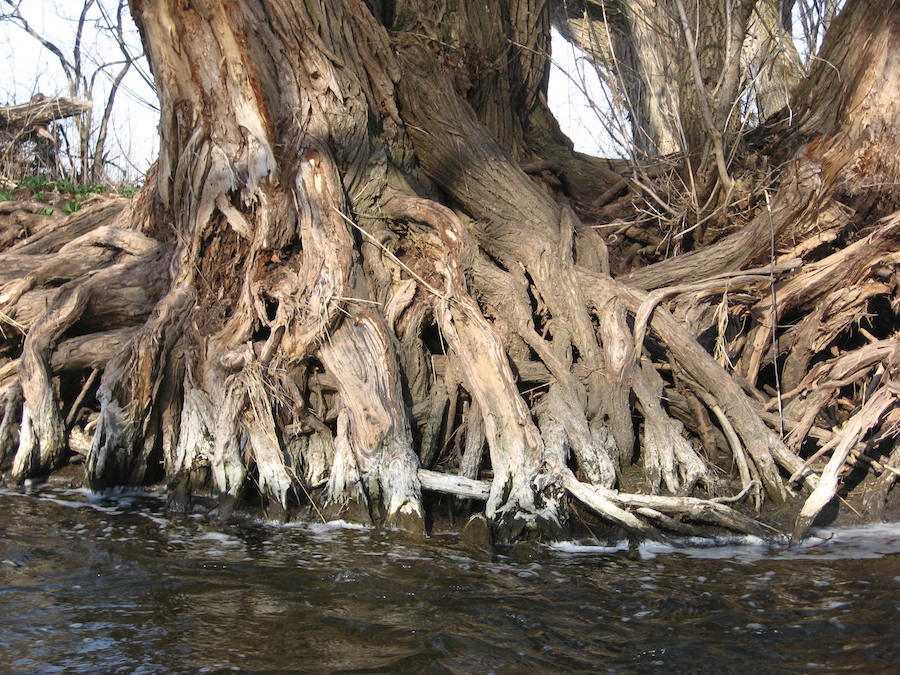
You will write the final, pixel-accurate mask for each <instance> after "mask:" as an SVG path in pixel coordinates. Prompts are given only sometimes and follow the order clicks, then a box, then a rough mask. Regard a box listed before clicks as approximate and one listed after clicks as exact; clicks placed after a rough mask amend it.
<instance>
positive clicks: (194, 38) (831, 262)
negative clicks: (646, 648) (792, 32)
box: [0, 0, 900, 539]
mask: <svg viewBox="0 0 900 675" xmlns="http://www.w3.org/2000/svg"><path fill="white" fill-rule="evenodd" d="M564 4H565V3H559V5H557V6H555V5H554V3H549V2H546V1H544V0H500V1H498V2H492V3H487V2H473V1H471V0H449V1H447V2H430V1H428V0H401V1H397V2H378V1H376V0H371V1H369V2H363V0H311V1H309V2H302V3H301V2H293V1H289V0H230V1H228V2H225V1H218V0H190V1H186V0H179V1H176V0H132V3H131V5H132V12H133V15H134V17H135V20H136V22H137V23H138V26H139V28H140V31H141V35H142V37H143V40H144V44H145V47H146V50H147V53H148V54H149V57H150V61H151V64H152V68H153V74H154V77H155V80H156V84H157V88H158V92H159V97H160V104H161V113H162V116H161V122H160V137H161V144H160V145H161V151H160V158H159V162H158V164H157V166H156V168H155V170H154V171H153V172H152V173H151V175H150V176H149V177H148V181H147V184H146V186H145V188H144V189H143V191H142V192H141V194H140V195H139V196H138V197H137V198H136V199H135V200H134V201H133V202H132V203H130V204H128V205H127V206H125V205H123V204H118V203H104V204H102V205H98V206H97V207H95V208H94V209H93V210H89V211H88V212H86V213H83V214H79V215H76V216H75V217H73V218H70V219H68V220H67V221H65V222H64V223H62V225H60V226H59V227H56V228H47V229H45V230H43V231H39V232H37V233H35V234H32V235H31V236H30V237H28V238H25V239H24V240H21V241H18V242H17V243H15V244H13V245H12V246H11V247H9V248H8V249H7V251H6V252H5V253H4V254H3V257H2V259H3V268H4V271H3V272H2V275H3V281H5V282H6V283H5V285H4V286H3V288H2V295H0V302H2V307H0V309H2V311H3V312H4V315H5V317H6V319H7V321H8V323H10V324H12V325H15V326H17V327H18V328H20V329H21V330H22V332H23V333H24V340H22V339H21V338H18V337H16V336H14V335H10V336H9V337H8V338H7V341H6V346H5V350H6V354H7V355H8V357H9V361H8V362H7V364H6V366H5V367H4V369H3V373H2V375H3V377H4V378H5V379H3V383H4V385H5V388H4V389H3V397H4V398H3V400H4V411H5V414H4V420H3V425H2V427H0V443H2V447H3V449H4V450H9V451H10V452H9V454H14V459H13V463H12V476H13V477H14V478H15V479H18V480H21V479H23V478H25V477H27V476H31V475H39V474H44V473H46V472H48V471H52V470H53V469H55V468H57V467H59V466H60V465H61V464H62V463H64V462H65V461H66V460H67V458H68V457H69V453H70V452H71V451H72V450H73V449H74V450H76V451H78V450H79V448H80V447H82V445H83V444H84V437H85V436H88V437H89V438H92V440H90V445H89V448H86V449H82V450H81V452H83V453H84V454H85V455H86V457H85V470H86V476H87V480H88V482H89V484H90V485H91V486H92V487H95V488H104V487H108V486H112V485H119V484H136V483H145V482H152V481H159V480H163V479H165V480H168V481H169V482H170V484H171V485H172V487H173V489H174V490H175V491H176V493H178V494H180V495H186V494H189V493H191V492H197V491H209V490H212V491H213V492H216V493H218V494H220V495H222V496H223V498H224V499H225V501H226V502H227V501H228V500H229V499H230V498H237V497H240V496H241V495H246V494H249V493H252V494H256V495H259V496H260V497H261V498H263V499H265V500H267V504H268V507H267V508H269V509H274V510H276V511H280V510H282V509H284V508H288V507H291V506H292V505H297V504H299V505H304V504H312V505H313V506H314V508H316V509H322V510H325V511H328V512H329V513H330V515H333V516H342V517H346V518H352V519H355V520H361V521H370V520H374V521H379V522H381V521H384V522H386V523H388V524H393V525H397V526H400V527H404V528H408V529H413V530H420V529H421V528H422V526H423V519H424V507H423V501H422V489H423V487H424V488H428V489H433V490H438V491H444V492H450V493H453V494H456V495H459V496H464V497H476V498H482V499H486V507H485V510H484V513H485V515H486V516H487V518H488V519H489V520H490V521H491V522H492V523H493V524H494V528H495V532H496V533H498V535H499V536H500V537H501V538H503V539H514V538H516V537H519V536H523V534H524V533H525V532H526V531H527V532H533V533H541V532H551V533H554V534H555V533H557V532H558V531H559V529H560V527H561V526H563V525H564V524H565V521H566V518H567V514H568V511H569V507H568V505H567V499H568V496H569V495H573V496H574V497H575V498H576V499H578V500H580V501H581V502H583V503H585V504H587V505H588V506H589V507H590V508H591V509H592V510H594V511H596V512H597V513H599V514H600V515H601V516H602V517H603V518H604V519H607V520H609V521H611V522H612V523H614V524H616V525H619V526H622V527H625V528H627V529H629V530H633V531H637V532H643V533H647V532H651V531H653V528H654V527H658V526H661V527H666V528H671V529H676V530H680V531H686V532H694V531H696V529H695V526H694V524H693V523H696V522H712V523H714V524H717V525H720V526H726V527H731V528H735V529H739V530H744V531H762V530H761V526H760V525H759V524H758V523H756V522H755V521H754V520H752V519H749V518H747V517H746V516H743V515H741V514H740V513H738V512H737V511H734V510H732V509H730V508H729V507H727V506H725V505H724V504H723V503H722V500H721V499H720V498H721V497H722V496H723V495H726V494H733V493H735V492H738V491H740V492H741V493H742V494H744V495H746V494H748V493H751V494H752V495H753V497H754V499H755V501H756V504H757V506H758V505H759V503H760V501H761V500H762V498H763V497H764V496H768V498H770V499H772V500H774V501H776V502H778V501H783V500H786V499H788V498H789V497H790V496H791V494H793V491H794V490H795V489H797V490H811V491H813V492H812V496H811V497H810V498H809V500H808V502H807V506H806V508H805V509H804V510H803V512H802V514H801V517H800V519H799V520H798V523H797V526H796V529H795V536H802V535H803V534H804V533H805V531H806V528H807V527H808V525H809V523H810V522H811V519H812V518H813V517H814V516H815V514H816V513H818V510H819V509H820V508H821V506H822V505H824V503H825V502H827V501H828V500H829V499H831V497H832V496H833V495H834V494H835V492H836V490H837V483H836V480H837V477H838V473H839V470H840V469H841V467H843V466H844V463H845V461H846V460H847V459H848V457H850V456H851V455H852V457H854V458H856V459H854V460H853V461H855V462H857V463H859V462H863V461H868V462H870V463H871V464H872V466H874V467H875V469H876V471H875V472H874V473H873V474H872V475H873V478H872V480H873V481H874V482H877V481H880V482H877V485H875V487H874V488H873V489H875V490H876V491H878V494H886V490H888V489H889V488H890V485H891V483H892V480H893V475H894V473H892V471H894V472H895V470H894V469H892V468H891V465H890V462H891V461H893V462H894V463H895V464H896V459H897V458H896V451H895V452H894V456H893V457H891V458H888V459H887V460H884V459H883V458H882V462H879V461H878V459H879V458H878V457H877V455H879V454H884V453H887V452H890V447H891V443H892V442H893V441H892V438H891V436H890V431H891V429H892V428H893V426H892V425H894V424H895V420H896V416H897V414H896V413H897V409H896V399H897V391H898V390H897V385H896V384H895V377H896V374H897V373H896V368H897V363H898V354H900V352H898V348H897V341H896V338H895V336H894V333H893V331H894V330H895V328H896V319H895V313H894V308H895V298H896V295H895V294H896V289H897V285H896V279H895V274H896V272H895V266H896V264H897V263H898V262H900V261H898V250H900V249H898V245H897V244H898V236H900V230H898V224H900V214H898V213H897V212H896V209H897V208H898V191H897V188H896V185H897V180H898V177H900V170H898V163H897V146H896V142H895V140H894V135H895V133H896V128H897V121H898V105H900V103H898V100H897V93H896V91H897V90H896V86H895V85H896V82H897V76H898V70H900V69H898V62H897V59H898V54H900V44H898V36H900V12H898V11H897V6H896V4H897V3H896V2H894V1H892V0H879V1H877V2H856V1H853V0H851V2H849V3H848V5H847V7H846V9H845V10H844V11H843V13H842V14H841V15H840V16H839V17H838V19H837V20H836V21H835V22H834V24H833V25H832V27H831V30H830V31H829V34H828V38H827V40H826V43H825V45H824V47H823V52H822V54H821V58H819V59H818V60H817V61H816V64H815V65H814V67H813V68H812V69H811V72H810V73H809V74H808V75H807V76H806V77H805V78H804V79H802V80H799V84H797V85H796V87H795V89H794V91H793V92H792V97H791V99H790V104H789V106H788V107H787V108H784V109H783V114H780V115H776V116H774V117H772V118H770V120H769V122H768V123H767V124H765V125H760V126H759V127H758V128H756V129H755V130H754V131H753V132H752V133H750V134H749V135H747V134H743V133H742V129H743V125H741V124H739V123H738V121H739V118H740V117H741V116H740V113H739V108H740V106H741V105H742V103H741V102H742V100H744V98H745V96H746V94H745V92H746V91H747V90H746V89H745V88H744V86H743V85H744V84H745V83H746V82H747V81H748V79H749V78H753V77H758V75H754V70H753V68H752V67H749V66H747V64H748V63H757V64H758V63H762V62H763V60H762V59H761V58H760V56H759V54H758V53H757V52H753V51H752V50H751V49H750V48H749V47H748V48H747V50H748V51H746V53H745V54H744V56H745V58H744V59H743V60H742V58H741V53H742V50H743V45H744V43H745V42H747V41H748V40H755V41H756V42H755V43H754V44H755V45H756V46H755V47H753V49H757V50H759V49H762V48H760V47H759V44H760V42H764V41H761V39H760V38H759V35H760V32H759V31H760V30H762V29H760V28H759V24H760V23H762V22H765V21H767V20H769V18H767V17H769V15H770V13H771V12H770V10H771V8H770V7H769V5H770V3H767V2H761V3H756V2H752V1H750V2H748V1H747V0H742V1H741V2H736V1H735V2H732V1H731V0H697V1H695V2H690V1H688V0H685V1H684V2H682V1H681V0H674V1H673V2H671V3H668V2H663V3H623V4H622V5H619V4H618V3H598V2H592V3H585V4H586V5H592V6H593V8H592V11H593V12H594V15H592V16H587V15H585V16H587V19H586V20H593V21H595V22H596V21H597V19H596V16H597V14H596V12H597V11H600V12H601V15H602V18H603V21H604V26H607V25H608V26H614V25H615V26H617V28H616V30H618V31H619V33H618V34H617V37H616V39H615V40H612V39H610V45H611V48H610V49H609V51H608V55H607V57H605V58H611V59H614V60H616V63H617V64H618V65H617V67H618V69H619V70H618V72H619V75H618V77H620V78H621V83H620V84H621V87H622V90H623V91H629V92H634V95H635V96H637V93H638V92H645V93H644V94H641V96H642V98H641V99H640V102H639V104H637V103H636V104H634V105H632V108H631V112H632V114H633V115H636V116H635V117H634V122H635V127H634V128H635V137H636V140H635V146H636V147H637V148H640V157H639V159H640V163H637V162H635V163H633V164H629V163H627V162H624V161H621V160H620V161H606V160H599V159H597V158H591V157H587V156H584V155H580V154H578V153H575V152H573V151H572V147H571V144H570V143H569V142H568V140H567V139H566V138H565V137H564V136H563V135H562V133H561V132H560V131H559V128H558V126H557V125H556V123H555V121H554V120H553V117H552V115H551V114H550V112H549V110H548V108H547V103H546V93H547V82H548V72H549V53H548V50H549V30H550V25H551V20H553V21H556V22H557V24H559V25H563V23H564V20H563V19H565V17H569V18H571V13H569V14H567V13H565V12H562V13H561V10H563V9H565V7H563V5H564ZM645 5H646V6H645ZM598 8H599V9H598ZM754 12H757V13H758V14H757V18H756V19H754ZM561 16H562V17H563V19H560V17H561ZM554 17H555V18H554ZM610 17H613V18H614V19H615V21H613V19H610ZM607 20H609V23H606V21H607ZM654 31H655V33H654ZM570 32H572V31H571V30H570ZM610 32H611V31H607V33H608V34H609V33H610ZM654 35H655V36H656V39H657V44H658V45H664V50H668V51H669V52H670V53H671V54H673V60H672V62H671V66H672V67H671V68H669V70H668V72H667V75H668V76H670V77H671V78H672V82H671V87H669V88H667V89H666V90H665V91H663V93H662V94H660V96H659V97H657V94H656V93H654V92H657V91H659V86H658V85H659V83H658V78H659V77H660V71H661V70H662V69H664V68H665V66H664V64H661V63H660V62H659V55H660V53H664V52H662V51H660V49H662V48H660V49H658V50H657V51H656V52H655V53H651V52H650V51H647V50H650V49H651V47H650V46H648V45H650V44H651V42H652V40H653V39H654ZM754 36H755V37H754ZM770 37H771V39H770V41H769V43H768V44H781V42H780V41H779V40H780V38H777V36H770ZM748 53H749V54H751V56H750V57H749V58H748V57H747V54H748ZM753 59H756V60H755V61H754V60H753ZM742 64H743V65H742ZM758 70H759V68H758V67H757V71H758ZM786 86H790V87H794V84H793V82H792V81H790V80H789V78H783V81H782V80H779V83H778V84H777V87H776V89H778V88H783V87H786ZM771 89H772V88H771V87H769V88H768V89H767V88H765V87H757V91H759V92H762V91H767V92H769V93H768V94H766V96H767V98H765V103H763V101H762V96H763V94H762V93H760V94H759V96H760V99H761V100H760V102H759V103H760V105H765V106H766V107H769V108H771V107H772V106H774V104H773V103H772V95H770V94H771ZM778 90H779V91H780V90H781V89H778ZM647 92H649V93H647ZM655 97H656V98H655ZM666 97H668V98H666ZM776 98H777V96H776ZM785 100H786V99H785ZM654 101H655V102H654ZM654 106H655V107H654ZM673 106H674V107H673ZM663 108H665V109H666V110H668V112H669V113H672V112H673V111H674V112H678V111H680V112H679V114H678V115H669V116H668V117H666V116H665V115H663V116H657V115H656V113H654V112H653V111H654V110H656V111H657V112H659V111H660V110H662V109H663ZM636 111H637V112H636ZM640 111H646V112H640ZM769 112H771V110H770V111H769ZM736 120H737V121H736ZM667 125H668V126H667ZM676 132H677V134H678V135H677V136H676ZM666 139H669V140H666ZM673 139H674V140H673ZM673 144H676V145H677V148H674V147H670V146H672V145H673ZM673 149H677V150H679V151H680V153H681V154H680V159H677V160H674V161H673V159H672V156H671V155H668V156H666V157H664V156H663V155H667V154H668V153H670V152H671V151H672V150H673ZM637 155H638V153H635V157H636V158H637ZM679 186H680V187H679ZM684 203H691V204H694V208H693V210H692V211H691V215H690V217H685V215H684V214H685V213H686V211H685V210H684V208H683V204H684ZM679 209H681V211H679ZM679 213H680V215H678V214H679ZM673 214H675V215H678V218H677V220H678V225H679V227H680V228H681V229H680V230H678V229H675V228H673V227H672V222H673V219H675V215H673ZM613 226H614V227H613ZM700 231H702V232H703V236H702V237H701V236H691V235H692V232H693V234H694V235H697V233H698V232H700ZM676 241H677V246H676V245H674V244H675V242H676ZM690 249H694V250H690ZM671 251H678V252H679V253H680V254H679V255H674V256H669V257H667V252H671ZM663 258H667V259H663ZM873 314H875V316H873ZM98 376H99V383H98ZM16 430H18V434H16ZM91 433H92V437H91ZM17 436H18V442H17V443H16V437H17ZM80 444H81V445H80ZM485 449H486V450H487V453H485V452H484V451H485ZM829 450H831V451H832V459H831V461H830V462H829V464H828V465H827V466H826V467H825V469H824V470H823V473H822V479H821V480H819V479H818V477H817V476H818V474H817V471H815V470H814V469H815V468H817V466H816V465H814V464H813V465H812V466H807V465H806V464H808V463H809V464H812V463H811V462H805V460H806V459H807V458H810V459H812V457H811V455H812V454H813V453H816V452H821V451H825V452H827V451H829ZM863 451H864V452H863ZM873 455H876V457H872V456H873ZM863 457H868V458H869V459H868V460H864V459H862V458H863ZM885 462H886V463H887V467H885V466H884V463H885ZM635 465H637V466H639V467H640V468H641V469H642V471H640V472H639V473H640V474H641V476H640V478H637V479H636V478H635V471H633V470H632V467H633V466H635ZM731 474H733V478H731V477H730V475H731ZM488 480H489V482H487V481H488ZM617 487H618V488H629V489H632V488H634V492H625V491H623V490H616V489H615V488H617ZM637 488H640V489H637ZM660 492H663V493H667V494H662V495H661V494H659V493H660ZM638 493H641V494H638ZM692 495H693V496H692ZM823 500H824V501H823ZM873 503H876V504H881V503H883V500H880V501H879V500H878V499H876V500H875V501H874V502H873Z"/></svg>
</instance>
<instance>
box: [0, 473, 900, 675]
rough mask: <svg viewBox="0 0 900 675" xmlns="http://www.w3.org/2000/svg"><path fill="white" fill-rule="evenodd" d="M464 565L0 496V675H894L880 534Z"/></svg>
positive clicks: (546, 555) (896, 664) (464, 558)
mask: <svg viewBox="0 0 900 675" xmlns="http://www.w3.org/2000/svg"><path fill="white" fill-rule="evenodd" d="M817 544H818V545H815V546H808V547H805V548H803V549H800V550H796V549H795V550H792V551H787V550H785V549H783V548H780V547H773V546H767V545H765V544H764V543H762V542H759V541H754V540H750V539H741V540H733V541H731V542H722V543H721V544H720V545H719V546H716V547H714V548H700V547H697V546H694V547H690V546H686V547H684V548H679V549H673V548H672V547H671V546H662V545H652V544H650V545H644V546H643V547H641V548H640V549H638V550H629V549H628V547H627V545H626V544H621V545H619V546H611V547H606V548H604V547H578V546H575V545H573V544H566V545H560V546H558V547H555V548H547V549H544V550H539V551H537V552H535V554H534V555H532V556H531V557H527V556H519V557H505V556H500V555H494V556H490V555H487V554H485V555H483V556H480V557H479V556H478V555H473V554H469V553H466V552H464V551H463V550H462V549H460V548H459V546H458V542H457V540H456V539H455V538H454V537H453V536H452V535H436V536H434V537H432V538H431V539H430V540H428V542H427V543H425V544H422V545H419V544H410V543H403V542H400V541H398V540H397V538H391V537H388V536H385V535H383V534H381V533H378V532H371V531H361V530H347V529H340V528H337V527H333V526H332V527H329V526H324V525H323V526H319V527H310V526H302V527H301V526H276V525H272V524H268V523H262V522H253V521H247V522H244V523H242V524H233V525H219V524H217V523H215V522H214V521H210V520H208V519H206V518H205V517H200V516H196V517H175V516H170V515H166V513H165V511H164V509H163V504H162V501H161V500H160V498H159V497H157V496H154V495H132V496H128V497H120V498H118V499H116V500H107V501H96V500H91V499H90V498H89V496H88V495H86V494H85V493H83V492H80V491H74V490H61V489H55V488H54V489H51V488H45V489H44V490H43V491H41V492H39V493H37V494H33V495H23V494H19V493H16V492H13V491H0V560H2V564H0V655H2V659H0V671H3V670H9V671H12V672H22V673H26V672H27V673H33V672H66V673H78V672H89V673H115V672H122V673H126V672H127V673H164V672H197V671H201V672H203V671H216V670H221V669H225V670H228V669H231V670H240V671H249V672H260V671H270V672H271V671H296V672H307V673H316V672H341V673H372V672H383V673H409V672H433V673H488V672H496V673H518V672H522V673H536V672H597V671H601V672H603V671H615V672H647V671H655V672H667V671H675V672H709V673H720V672H750V671H758V672H817V671H818V672H835V671H842V670H846V671H860V670H865V671H868V672H872V673H878V672H898V671H900V525H884V526H875V527H870V528H862V529H858V530H838V531H835V533H834V536H833V537H832V538H831V539H830V540H828V541H818V542H817Z"/></svg>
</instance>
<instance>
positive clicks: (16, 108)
mask: <svg viewBox="0 0 900 675" xmlns="http://www.w3.org/2000/svg"><path fill="white" fill-rule="evenodd" d="M92 105H93V104H92V103H91V102H90V101H79V100H78V99H72V98H64V97H61V96H53V97H49V98H48V97H46V96H41V95H40V94H37V95H35V96H34V97H33V98H32V99H31V100H30V101H28V102H27V103H19V104H17V105H8V106H0V128H4V129H7V130H14V129H25V128H27V127H43V126H46V125H48V124H50V122H54V121H56V120H61V119H65V118H66V117H74V116H75V115H81V114H82V113H86V112H87V111H88V110H90V109H91V107H92Z"/></svg>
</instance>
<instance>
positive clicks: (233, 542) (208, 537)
mask: <svg viewBox="0 0 900 675" xmlns="http://www.w3.org/2000/svg"><path fill="white" fill-rule="evenodd" d="M197 540H198V541H214V542H216V543H217V544H222V545H223V546H242V545H243V543H244V542H242V541H241V540H240V539H238V538H237V537H233V536H231V535H230V534H225V533H224V532H204V533H203V534H201V535H200V536H199V537H197Z"/></svg>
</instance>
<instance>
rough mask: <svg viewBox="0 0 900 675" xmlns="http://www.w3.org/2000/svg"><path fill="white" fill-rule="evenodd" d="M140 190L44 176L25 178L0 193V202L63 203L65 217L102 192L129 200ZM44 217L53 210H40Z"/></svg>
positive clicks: (60, 206)
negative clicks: (112, 193)
mask: <svg viewBox="0 0 900 675" xmlns="http://www.w3.org/2000/svg"><path fill="white" fill-rule="evenodd" d="M140 189H141V186H140V185H124V186H122V187H120V188H118V189H113V188H112V187H110V186H109V185H107V184H106V183H86V184H84V185H80V184H78V183H76V182H75V181H72V180H69V179H68V178H61V179H59V180H50V179H49V178H47V176H44V175H40V174H37V175H33V176H25V177H24V178H22V180H20V181H19V183H18V185H16V187H15V189H13V190H2V191H0V201H12V200H14V199H21V198H23V197H27V198H31V199H36V200H38V201H41V200H45V199H47V200H53V201H59V200H61V201H63V203H62V204H61V205H59V204H58V206H59V209H60V210H61V211H62V212H63V213H65V214H66V215H68V214H71V213H75V212H76V211H78V210H79V209H80V208H81V207H82V205H83V202H84V200H86V199H87V198H88V197H91V196H93V195H98V194H103V193H104V192H118V194H120V195H121V196H123V197H127V198H129V199H130V198H131V197H133V196H134V195H135V194H137V192H138V190H140ZM41 212H42V213H43V214H44V215H49V214H51V213H53V209H42V210H41Z"/></svg>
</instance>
